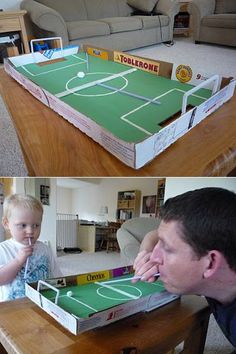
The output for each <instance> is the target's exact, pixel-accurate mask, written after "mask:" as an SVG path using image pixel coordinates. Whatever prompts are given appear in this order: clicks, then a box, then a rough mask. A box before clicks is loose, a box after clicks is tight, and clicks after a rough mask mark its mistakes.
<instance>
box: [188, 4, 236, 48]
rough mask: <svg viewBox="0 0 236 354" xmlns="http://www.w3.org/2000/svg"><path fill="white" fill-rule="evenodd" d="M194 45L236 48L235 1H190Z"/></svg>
mask: <svg viewBox="0 0 236 354" xmlns="http://www.w3.org/2000/svg"><path fill="white" fill-rule="evenodd" d="M189 13H190V14H191V17H192V29H193V38H194V40H195V43H200V42H206V43H215V44H222V45H228V46H233V47H236V1H235V0H192V1H191V2H190V3H189Z"/></svg>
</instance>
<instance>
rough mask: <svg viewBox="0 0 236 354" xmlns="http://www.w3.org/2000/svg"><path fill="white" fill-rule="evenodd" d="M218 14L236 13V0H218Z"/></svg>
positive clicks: (216, 10)
mask: <svg viewBox="0 0 236 354" xmlns="http://www.w3.org/2000/svg"><path fill="white" fill-rule="evenodd" d="M215 13H216V14H230V13H231V14H236V0H216V7H215Z"/></svg>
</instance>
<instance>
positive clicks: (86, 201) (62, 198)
mask: <svg viewBox="0 0 236 354" xmlns="http://www.w3.org/2000/svg"><path fill="white" fill-rule="evenodd" d="M157 180H158V179H157V178H103V179H101V182H100V183H99V184H86V185H83V186H82V187H81V188H78V189H73V192H72V206H71V208H70V205H69V201H68V200H69V198H70V196H71V194H70V192H69V191H68V192H67V193H66V191H65V190H66V189H67V188H61V187H58V194H57V195H58V200H57V202H58V203H57V211H58V212H62V210H63V212H67V211H66V206H68V212H71V213H72V214H78V215H79V218H80V219H85V220H94V221H104V220H102V219H103V217H102V216H101V215H99V211H100V207H101V206H108V217H107V219H108V220H110V221H112V220H113V221H114V220H116V208H117V194H118V191H125V190H135V189H137V190H140V191H141V208H140V215H142V214H141V210H142V197H143V196H146V195H155V194H156V192H157ZM69 210H70V211H69ZM144 216H148V215H147V214H145V215H144Z"/></svg>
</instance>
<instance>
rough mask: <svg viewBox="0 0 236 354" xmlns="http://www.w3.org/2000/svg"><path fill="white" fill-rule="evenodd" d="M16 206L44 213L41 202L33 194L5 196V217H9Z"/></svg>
mask: <svg viewBox="0 0 236 354" xmlns="http://www.w3.org/2000/svg"><path fill="white" fill-rule="evenodd" d="M16 207H23V208H25V209H30V210H38V211H40V212H41V213H42V214H43V206H42V204H41V202H40V201H39V200H38V199H36V198H35V197H33V196H32V195H26V194H12V195H9V196H7V197H6V198H5V200H4V203H3V218H9V217H10V215H11V210H12V209H13V208H16Z"/></svg>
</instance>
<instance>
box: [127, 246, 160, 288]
mask: <svg viewBox="0 0 236 354" xmlns="http://www.w3.org/2000/svg"><path fill="white" fill-rule="evenodd" d="M151 254H152V252H147V251H145V250H143V251H140V252H139V253H138V255H137V257H136V259H135V260H134V265H133V267H134V270H135V276H140V277H141V279H140V280H143V281H148V282H153V281H155V280H156V277H155V276H153V274H156V273H158V265H157V264H156V263H154V262H153V261H150V256H151ZM137 281H138V279H133V280H132V282H133V283H136V282H137Z"/></svg>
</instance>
